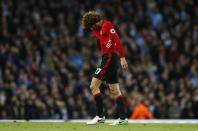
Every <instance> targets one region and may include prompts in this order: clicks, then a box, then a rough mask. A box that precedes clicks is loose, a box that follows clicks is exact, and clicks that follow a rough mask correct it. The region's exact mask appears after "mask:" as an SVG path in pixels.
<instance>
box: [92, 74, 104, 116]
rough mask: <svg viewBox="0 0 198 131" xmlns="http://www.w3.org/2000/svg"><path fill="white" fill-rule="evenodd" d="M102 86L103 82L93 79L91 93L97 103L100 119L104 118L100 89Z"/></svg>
mask: <svg viewBox="0 0 198 131" xmlns="http://www.w3.org/2000/svg"><path fill="white" fill-rule="evenodd" d="M101 84H102V80H100V79H98V78H95V77H93V78H92V81H91V85H90V89H91V92H92V94H93V96H94V99H95V102H96V108H97V115H98V116H99V117H103V100H102V94H101V92H100V89H99V88H100V85H101Z"/></svg>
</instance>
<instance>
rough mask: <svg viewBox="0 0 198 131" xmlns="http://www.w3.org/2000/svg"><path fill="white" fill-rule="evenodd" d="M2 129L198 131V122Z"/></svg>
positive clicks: (9, 130) (10, 126)
mask: <svg viewBox="0 0 198 131" xmlns="http://www.w3.org/2000/svg"><path fill="white" fill-rule="evenodd" d="M0 131H198V124H128V125H122V126H110V125H108V124H98V125H86V124H85V123H69V122H66V123H32V122H15V123H0Z"/></svg>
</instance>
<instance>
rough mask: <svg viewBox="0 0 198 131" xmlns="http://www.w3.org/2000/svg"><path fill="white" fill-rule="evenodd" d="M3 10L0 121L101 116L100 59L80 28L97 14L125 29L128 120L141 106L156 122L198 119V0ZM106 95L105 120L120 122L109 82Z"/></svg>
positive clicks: (20, 3) (62, 2) (17, 0)
mask: <svg viewBox="0 0 198 131" xmlns="http://www.w3.org/2000/svg"><path fill="white" fill-rule="evenodd" d="M0 5H1V7H0V10H1V11H0V13H1V16H0V17H1V19H0V20H1V21H0V22H1V24H0V25H1V27H0V29H1V31H0V119H65V120H67V119H83V118H91V117H93V116H94V115H95V104H94V99H93V97H92V95H91V92H90V89H89V85H90V80H91V78H92V74H93V72H94V71H95V69H96V67H97V66H98V65H99V64H100V61H101V60H100V53H99V50H98V48H97V46H96V40H95V39H94V38H93V37H91V36H90V35H89V34H88V32H86V31H84V30H83V28H82V27H81V26H80V18H81V16H82V14H83V13H85V12H86V11H89V10H95V11H98V12H101V13H102V14H103V15H104V18H105V19H107V20H109V21H112V22H113V23H114V24H115V25H117V26H118V32H119V35H120V37H121V40H122V43H123V45H124V48H125V55H126V59H127V61H128V64H129V71H128V72H123V71H122V70H120V73H119V75H120V77H119V82H120V86H121V89H122V92H123V94H124V95H125V96H126V108H127V110H128V115H130V114H131V112H133V109H134V107H135V106H136V105H137V103H138V102H141V103H144V104H145V105H146V106H147V107H148V109H149V110H150V112H151V113H152V114H153V116H154V118H159V119H160V118H161V119H162V118H163V119H164V118H183V119H191V118H192V119H195V118H198V24H197V23H198V5H197V1H196V0H1V4H0ZM101 90H102V92H103V97H104V105H105V114H106V116H107V117H108V118H115V117H116V114H115V112H116V111H115V110H116V105H115V103H114V99H113V97H112V95H111V94H110V93H109V90H108V87H107V85H106V84H105V83H104V84H103V85H102V86H101ZM137 94H138V95H139V96H141V97H136V95H137ZM140 98H141V99H140Z"/></svg>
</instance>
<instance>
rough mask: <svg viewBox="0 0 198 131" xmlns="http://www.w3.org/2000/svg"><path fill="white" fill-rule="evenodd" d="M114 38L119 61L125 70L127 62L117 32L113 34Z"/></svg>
mask: <svg viewBox="0 0 198 131" xmlns="http://www.w3.org/2000/svg"><path fill="white" fill-rule="evenodd" d="M114 40H115V43H116V48H117V50H118V52H119V54H120V63H121V66H122V69H124V70H127V69H128V64H127V61H126V59H125V56H124V48H123V45H122V44H121V41H120V38H119V36H118V34H117V33H115V34H114Z"/></svg>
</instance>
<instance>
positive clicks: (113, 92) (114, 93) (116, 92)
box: [110, 88, 121, 98]
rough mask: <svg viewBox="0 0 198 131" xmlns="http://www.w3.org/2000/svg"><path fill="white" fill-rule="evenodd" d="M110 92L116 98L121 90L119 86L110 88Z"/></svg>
mask: <svg viewBox="0 0 198 131" xmlns="http://www.w3.org/2000/svg"><path fill="white" fill-rule="evenodd" d="M110 92H111V94H112V95H113V96H114V97H115V98H116V97H117V96H120V95H121V91H120V89H119V88H110Z"/></svg>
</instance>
